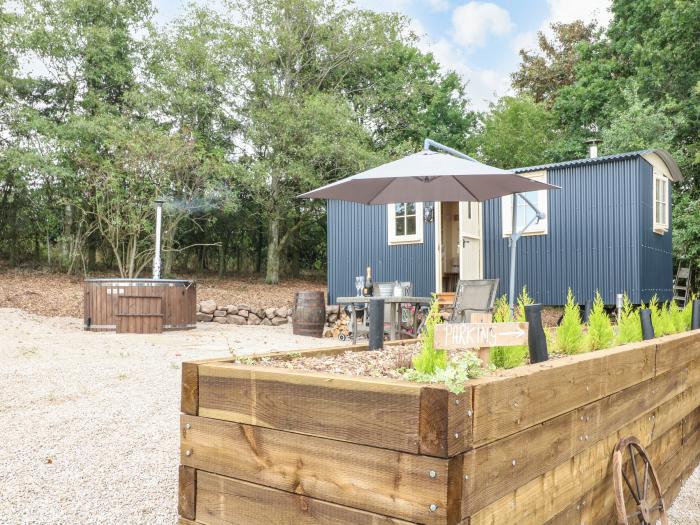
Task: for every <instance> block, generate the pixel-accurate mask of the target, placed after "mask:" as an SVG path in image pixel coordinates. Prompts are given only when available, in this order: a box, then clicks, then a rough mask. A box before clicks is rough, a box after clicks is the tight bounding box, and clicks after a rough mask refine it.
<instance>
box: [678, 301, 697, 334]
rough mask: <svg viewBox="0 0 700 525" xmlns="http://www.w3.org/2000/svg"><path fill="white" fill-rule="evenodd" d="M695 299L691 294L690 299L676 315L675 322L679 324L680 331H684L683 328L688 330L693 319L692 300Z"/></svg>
mask: <svg viewBox="0 0 700 525" xmlns="http://www.w3.org/2000/svg"><path fill="white" fill-rule="evenodd" d="M694 299H695V296H693V298H692V300H689V301H688V302H687V303H686V305H685V306H684V307H683V309H682V310H681V312H680V314H679V315H678V320H677V322H678V323H679V326H680V331H682V332H683V331H685V330H690V327H691V325H692V321H693V300H694Z"/></svg>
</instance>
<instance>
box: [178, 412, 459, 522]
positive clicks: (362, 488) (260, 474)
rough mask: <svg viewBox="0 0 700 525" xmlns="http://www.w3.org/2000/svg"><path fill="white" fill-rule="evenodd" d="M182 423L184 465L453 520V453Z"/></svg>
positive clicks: (391, 512) (203, 421) (402, 513)
mask: <svg viewBox="0 0 700 525" xmlns="http://www.w3.org/2000/svg"><path fill="white" fill-rule="evenodd" d="M180 428H181V436H182V439H181V445H180V452H181V453H180V461H181V463H182V464H184V465H188V466H190V467H193V468H196V469H199V470H205V471H208V472H212V473H215V474H221V475H224V476H229V477H234V478H237V479H240V480H244V481H248V482H252V483H256V484H260V485H265V486H268V487H272V488H276V489H280V490H284V491H286V492H292V493H295V494H303V495H306V496H310V497H313V498H316V499H321V500H324V501H329V502H332V503H338V504H340V505H345V506H348V507H354V508H358V509H362V510H366V511H370V512H375V513H378V514H383V515H387V516H392V517H396V518H401V519H405V520H408V521H415V522H420V523H426V524H438V523H446V521H445V520H446V516H447V504H448V497H447V491H448V460H447V459H440V458H432V457H428V456H418V455H413V454H407V453H403V452H396V451H392V450H386V449H380V448H375V447H368V446H365V445H356V444H353V443H346V442H343V441H335V440H330V439H324V438H318V437H313V436H306V435H302V434H295V433H292V432H284V431H280V430H273V429H268V428H262V427H254V426H249V425H242V424H240V423H232V422H227V421H219V420H214V419H208V418H203V417H194V416H187V415H183V416H181V417H180ZM188 451H189V455H187V452H188ZM452 468H454V467H452ZM431 473H432V474H433V475H431ZM460 474H461V472H460ZM460 477H461V476H460ZM458 501H459V498H457V502H458ZM431 505H437V510H436V511H435V512H430V510H429V509H430V506H431Z"/></svg>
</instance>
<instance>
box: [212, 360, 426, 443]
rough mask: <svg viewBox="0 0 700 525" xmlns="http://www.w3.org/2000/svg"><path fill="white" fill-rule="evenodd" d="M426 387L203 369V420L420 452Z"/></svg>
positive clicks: (238, 369) (291, 373) (215, 367)
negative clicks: (421, 419) (422, 397)
mask: <svg viewBox="0 0 700 525" xmlns="http://www.w3.org/2000/svg"><path fill="white" fill-rule="evenodd" d="M422 388H424V385H420V384H415V383H408V382H405V381H391V380H378V379H368V378H354V377H344V376H338V375H332V374H319V373H310V372H299V371H293V370H281V369H257V368H255V367H254V366H253V367H249V366H242V365H230V364H226V363H224V364H204V365H199V415H201V416H205V417H212V418H215V419H223V420H227V421H235V422H237V423H245V424H250V425H257V426H262V427H267V428H276V429H279V430H288V431H293V432H299V433H303V434H310V435H314V436H319V437H328V438H332V439H339V440H342V441H349V442H351V443H359V444H364V445H372V446H377V447H382V448H389V449H392V450H400V451H403V452H412V453H416V454H417V453H418V452H419V451H420V432H419V415H420V398H421V395H420V393H421V389H422ZM436 417H437V418H439V416H436Z"/></svg>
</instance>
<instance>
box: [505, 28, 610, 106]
mask: <svg viewBox="0 0 700 525" xmlns="http://www.w3.org/2000/svg"><path fill="white" fill-rule="evenodd" d="M550 28H551V30H552V34H553V38H552V39H550V38H548V37H547V35H545V34H544V32H542V31H539V32H538V33H537V41H538V45H539V50H538V51H537V52H533V51H530V50H527V49H521V50H520V58H521V63H520V66H519V68H518V70H517V71H516V72H515V73H513V75H512V79H513V82H512V85H513V88H515V90H516V91H517V92H519V93H522V94H528V95H530V96H532V97H533V98H534V99H535V101H536V102H538V103H539V102H544V103H546V104H547V105H548V106H551V104H552V102H553V101H554V99H556V97H557V95H558V93H559V90H560V89H561V88H562V87H564V86H568V85H571V84H572V83H573V82H574V81H575V80H576V66H577V64H578V62H579V60H580V52H579V47H580V46H581V45H582V44H583V43H593V42H595V41H596V40H597V39H599V38H600V30H598V29H597V28H596V26H595V24H585V23H584V22H582V21H581V20H574V21H573V22H571V23H568V24H566V23H560V22H559V23H554V24H550Z"/></svg>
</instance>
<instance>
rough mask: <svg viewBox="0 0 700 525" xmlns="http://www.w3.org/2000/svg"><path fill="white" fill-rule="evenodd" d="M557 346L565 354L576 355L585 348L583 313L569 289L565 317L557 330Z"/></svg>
mask: <svg viewBox="0 0 700 525" xmlns="http://www.w3.org/2000/svg"><path fill="white" fill-rule="evenodd" d="M557 346H558V349H559V351H560V352H562V353H564V354H576V353H578V352H580V351H581V350H582V348H583V325H582V323H581V311H580V310H579V307H578V304H576V298H575V297H574V293H573V292H572V291H571V288H569V292H568V293H567V294H566V306H564V317H563V318H562V320H561V324H560V325H559V327H558V328H557Z"/></svg>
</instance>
